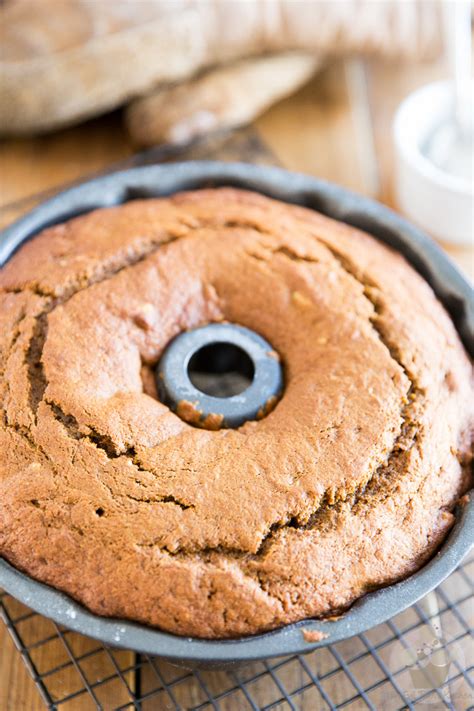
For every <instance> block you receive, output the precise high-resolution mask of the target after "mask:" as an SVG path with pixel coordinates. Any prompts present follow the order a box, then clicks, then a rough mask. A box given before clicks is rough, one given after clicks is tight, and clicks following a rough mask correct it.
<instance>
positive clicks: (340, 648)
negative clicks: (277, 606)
mask: <svg viewBox="0 0 474 711" xmlns="http://www.w3.org/2000/svg"><path fill="white" fill-rule="evenodd" d="M473 573H474V556H473V557H471V558H470V559H468V560H467V561H465V562H464V564H463V565H462V566H461V567H459V568H458V569H457V570H456V571H455V572H454V573H453V574H452V575H451V576H450V577H449V578H448V579H447V580H446V581H445V582H444V583H443V584H442V585H441V586H440V587H439V588H438V589H437V590H436V592H434V593H430V594H429V595H427V596H426V597H425V598H424V599H423V600H422V601H421V602H420V603H418V604H416V605H414V606H413V607H411V608H409V609H408V610H405V612H403V613H401V614H399V615H397V616H396V617H395V618H393V619H392V620H390V621H388V622H386V623H384V624H382V625H378V626H377V627H375V628H373V629H372V630H369V631H368V632H366V633H365V634H361V635H359V636H357V637H353V638H352V639H349V640H346V641H344V642H339V643H338V644H334V645H328V646H327V647H324V648H321V649H317V650H315V651H314V652H311V653H310V654H308V655H304V656H302V655H298V656H291V657H284V658H278V659H272V660H268V661H264V662H255V663H252V664H249V665H246V666H245V667H239V668H236V669H235V670H234V669H232V670H227V671H188V670H186V669H182V668H179V667H175V666H172V665H171V664H169V663H167V662H163V661H161V660H160V659H158V658H154V657H150V656H148V655H142V654H136V653H134V652H130V651H124V650H120V649H113V648H111V647H107V646H105V645H103V644H101V643H99V642H97V641H95V640H92V639H88V638H86V637H83V636H82V635H79V634H77V633H75V632H71V631H69V630H67V629H64V628H62V627H60V626H58V625H56V624H55V623H54V622H51V621H50V620H47V619H45V618H44V617H41V616H40V615H38V614H36V613H35V612H32V611H31V610H30V609H28V608H27V607H25V606H24V605H22V604H21V603H19V602H17V601H16V600H14V599H13V598H12V597H11V596H10V595H8V594H6V593H1V592H0V615H1V617H2V619H3V621H4V622H5V624H6V626H7V628H8V630H9V632H10V634H11V636H12V638H13V641H14V642H15V645H16V647H17V649H18V651H19V653H20V654H21V655H22V657H23V661H24V662H25V664H26V666H27V668H28V670H29V672H30V674H31V676H32V677H33V680H34V681H35V683H36V686H37V688H38V691H39V693H40V694H41V696H42V697H43V700H44V702H45V704H46V706H47V707H49V708H50V709H59V710H60V711H63V710H64V711H66V710H68V711H79V710H80V711H82V709H104V711H112V709H117V710H118V709H137V710H140V711H155V710H161V709H163V710H168V709H170V710H171V709H179V710H181V709H186V710H189V711H191V709H192V710H193V711H198V710H199V711H201V710H204V709H206V710H207V709H219V710H220V709H222V710H223V711H240V710H241V709H242V711H243V710H245V709H254V710H263V709H265V710H266V709H278V710H279V711H283V709H298V711H299V710H301V711H320V710H321V711H322V710H323V709H342V708H347V709H351V710H352V711H353V710H354V709H357V710H358V709H365V708H369V709H375V710H376V711H379V710H381V711H395V709H407V708H408V709H412V708H415V707H416V708H425V707H426V708H428V709H429V708H430V707H431V708H432V709H442V708H447V709H452V710H454V711H460V710H464V709H468V708H472V706H473V704H474V663H473V639H472V637H473V635H472V625H473V623H472V616H473V611H474V610H473V608H474V605H473V599H474V595H473V593H474V585H473Z"/></svg>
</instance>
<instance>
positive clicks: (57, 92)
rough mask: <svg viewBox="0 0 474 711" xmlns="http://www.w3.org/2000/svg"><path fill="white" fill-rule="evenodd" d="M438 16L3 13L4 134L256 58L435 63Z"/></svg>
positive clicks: (310, 0)
mask: <svg viewBox="0 0 474 711" xmlns="http://www.w3.org/2000/svg"><path fill="white" fill-rule="evenodd" d="M439 14H440V13H439V8H438V4H437V3H434V2H426V1H424V0H408V1H407V2H401V1H399V0H386V2H383V3H374V2H371V1H370V0H362V2H360V1H359V2H357V1H356V0H348V1H347V2H344V3H340V2H334V3H332V2H329V1H319V0H273V1H272V2H262V1H261V0H248V1H247V2H241V1H240V0H227V1H226V2H215V1H213V0H147V2H134V1H133V0H114V1H113V2H112V1H109V0H102V1H101V2H98V1H97V0H41V2H39V1H38V0H36V1H35V0H15V1H14V2H11V1H10V2H7V3H6V4H5V5H4V6H3V7H2V9H1V10H0V44H1V46H2V55H1V59H0V133H3V134H13V133H29V132H38V131H46V130H49V129H53V128H56V127H60V126H64V125H68V124H71V123H75V122H77V121H79V120H81V119H85V118H88V117H91V116H94V115H97V114H100V113H103V112H105V111H107V110H110V109H114V108H116V107H118V106H121V105H123V104H126V103H128V102H129V101H130V100H132V99H134V98H136V97H140V96H143V95H146V94H147V93H149V92H151V91H155V90H156V89H157V87H159V86H160V85H168V84H170V83H176V82H180V81H183V80H185V79H188V78H190V77H192V76H194V75H196V74H197V73H198V72H200V71H202V70H203V69H205V68H209V67H213V66H216V65H221V64H224V63H227V64H228V63H230V62H233V61H235V60H240V59H243V58H247V57H252V56H255V55H261V54H268V53H273V54H275V53H278V52H286V51H289V50H300V51H305V52H309V53H311V54H313V55H315V56H318V57H319V56H321V55H323V56H326V55H334V54H341V53H354V52H378V53H380V54H384V55H387V56H393V57H422V56H429V55H433V54H436V53H437V52H438V51H439V49H440V46H441V32H440V19H439ZM200 87H202V85H200Z"/></svg>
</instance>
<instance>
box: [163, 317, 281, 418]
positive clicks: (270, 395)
mask: <svg viewBox="0 0 474 711" xmlns="http://www.w3.org/2000/svg"><path fill="white" fill-rule="evenodd" d="M156 382H157V388H158V394H159V397H160V399H161V401H162V402H164V403H165V404H166V405H168V406H169V407H170V408H171V409H172V410H173V411H174V412H176V413H177V415H179V417H181V419H183V420H185V421H186V422H189V423H190V424H192V425H196V426H197V427H205V428H207V429H215V430H217V429H221V428H224V427H239V426H240V425H242V424H243V423H244V422H247V421H248V420H257V419H261V418H262V417H265V415H267V414H268V413H269V412H270V411H271V410H272V409H273V407H274V406H275V404H276V403H277V401H278V398H279V397H280V395H281V392H282V389H283V373H282V367H281V364H280V359H279V357H278V355H277V353H276V352H275V351H274V350H273V348H272V346H271V345H270V344H269V343H268V341H266V340H265V339H264V338H262V337H261V336H260V335H259V334H258V333H255V331H251V330H250V329H248V328H245V327H243V326H238V325H237V324H232V323H212V324H209V325H207V326H202V327H200V328H195V329H193V330H190V331H186V332H184V333H181V334H180V335H179V336H176V338H175V339H174V340H173V341H171V343H170V344H169V346H168V347H167V348H166V350H165V352H164V353H163V355H162V357H161V359H160V361H159V363H158V365H157V367H156Z"/></svg>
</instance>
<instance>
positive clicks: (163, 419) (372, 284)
mask: <svg viewBox="0 0 474 711" xmlns="http://www.w3.org/2000/svg"><path fill="white" fill-rule="evenodd" d="M0 289H1V292H0V302H1V305H0V314H1V315H0V356H1V367H2V372H1V375H0V397H1V398H2V403H3V417H2V424H1V429H0V554H1V555H3V556H4V557H5V558H6V559H8V560H9V561H11V562H12V563H13V564H14V565H15V566H17V567H18V568H21V569H22V570H24V571H26V572H27V573H29V574H30V575H32V576H34V577H35V578H37V579H39V580H42V581H44V582H46V583H49V584H51V585H53V586H55V587H57V588H60V589H61V590H64V591H66V592H67V593H69V594H70V595H72V596H73V597H74V598H76V599H77V600H79V601H81V602H82V603H83V604H84V605H86V606H87V607H89V608H90V609H91V610H93V611H94V612H97V613H99V614H103V615H113V616H117V617H124V618H130V619H133V620H138V621H141V622H145V623H147V624H151V625H156V626H158V627H160V628H162V629H165V630H168V631H171V632H175V633H177V634H183V635H195V636H200V637H225V636H237V635H241V634H250V633H255V632H260V631H263V630H268V629H272V628H275V627H277V626H279V625H282V624H285V623H288V622H292V621H295V620H299V619H302V618H305V617H309V616H320V615H327V614H330V613H332V612H334V611H338V610H341V609H344V608H345V607H347V606H348V605H349V604H350V603H351V602H353V601H354V600H355V599H356V598H358V597H359V596H361V595H363V594H364V593H365V592H367V591H368V590H371V589H373V588H374V587H377V586H380V585H384V584H387V583H389V582H392V581H394V580H397V579H400V578H402V577H404V576H407V575H409V574H410V573H412V572H413V571H415V570H416V569H417V568H419V567H420V566H421V565H422V564H423V563H424V562H425V561H426V560H427V559H428V558H429V557H430V556H431V555H432V554H433V552H434V551H435V550H436V548H437V547H438V546H439V544H440V542H441V541H442V539H443V537H444V535H445V534H446V532H447V531H448V530H449V528H450V526H451V525H452V522H453V515H452V513H451V512H450V511H451V509H452V507H453V504H454V502H455V500H456V499H457V498H458V497H459V496H460V495H461V494H462V493H464V492H465V491H466V488H467V485H468V481H467V468H466V467H465V466H462V465H463V463H465V460H466V458H467V457H468V452H469V448H470V443H471V431H472V430H471V426H472V409H471V405H470V402H471V399H472V373H471V365H470V362H469V360H468V358H467V356H466V354H465V352H464V350H463V348H462V345H461V343H460V341H459V338H458V336H457V334H456V332H455V330H454V327H453V324H452V322H451V321H450V319H449V317H448V316H447V314H446V313H445V311H444V310H443V308H442V306H441V305H440V303H439V302H438V301H437V300H436V298H435V297H434V295H433V293H432V291H431V289H430V287H429V286H428V285H427V284H426V283H425V282H424V281H423V280H422V279H421V277H419V276H418V275H417V274H416V273H415V272H414V270H413V269H412V268H411V267H410V266H409V265H408V264H407V263H406V262H405V260H404V259H403V258H402V257H401V256H399V255H398V254H396V253H395V252H393V251H391V250H389V249H388V248H387V247H385V246H384V245H382V244H380V243H379V242H377V241H376V240H374V239H373V238H371V237H370V236H368V235H366V234H364V233H362V232H360V231H358V230H355V229H353V228H351V227H349V226H347V225H344V224H341V223H338V222H335V221H333V220H330V219H328V218H326V217H323V216H322V215H319V214H318V213H315V212H312V211H309V210H306V209H304V208H300V207H295V206H290V205H286V204H283V203H280V202H277V201H274V200H270V199H268V198H266V197H263V196H261V195H257V194H255V193H251V192H245V191H239V190H234V189H231V188H221V189H214V190H200V191H196V192H190V193H182V194H178V195H175V196H173V197H171V198H164V199H156V200H155V199H154V200H142V201H134V202H130V203H128V204H126V205H124V206H121V207H115V208H108V209H102V210H97V211H94V212H91V213H89V214H87V215H85V216H81V217H78V218H75V219H73V220H71V221H69V222H67V223H65V224H62V225H58V226H55V227H52V228H49V229H47V230H45V231H44V232H42V233H41V234H40V235H38V236H37V237H36V238H35V239H34V240H32V241H30V242H29V243H28V244H26V245H24V246H23V247H22V249H21V250H20V251H19V252H18V253H17V254H16V255H15V256H14V257H13V258H12V259H11V260H10V261H9V263H8V264H7V265H6V266H5V267H4V268H3V270H1V272H0ZM219 320H228V321H231V322H236V323H239V324H241V325H244V326H247V327H248V328H251V329H253V330H255V331H256V332H258V333H260V334H261V335H262V336H263V337H264V338H266V339H267V340H268V341H269V342H270V343H271V344H272V346H273V348H274V349H275V350H276V351H277V352H278V353H279V355H280V357H281V359H282V362H283V364H284V368H285V379H286V387H285V392H284V395H283V397H282V399H281V400H280V402H279V403H278V404H277V406H276V407H275V409H274V410H273V411H272V412H271V413H270V414H268V415H267V417H265V418H264V419H262V420H260V421H258V422H247V423H246V424H245V425H243V426H242V427H240V428H239V429H237V430H219V431H208V430H202V429H198V428H196V427H193V426H191V425H189V424H187V423H185V422H183V421H182V420H181V419H180V418H179V417H178V416H177V415H175V414H173V413H172V412H170V411H169V409H168V408H167V407H166V406H165V405H163V404H162V403H160V402H159V401H158V400H157V399H156V396H155V393H154V386H153V377H152V367H153V366H154V364H155V363H156V362H157V360H158V359H159V357H160V355H161V353H162V351H163V349H164V348H165V347H166V345H167V343H168V342H169V341H170V339H171V338H172V337H173V336H175V335H176V334H178V333H179V332H181V331H182V330H184V329H188V328H192V327H195V326H198V325H202V324H205V323H208V322H211V321H219Z"/></svg>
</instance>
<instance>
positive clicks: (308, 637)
mask: <svg viewBox="0 0 474 711" xmlns="http://www.w3.org/2000/svg"><path fill="white" fill-rule="evenodd" d="M302 631H303V637H304V641H305V642H322V641H323V639H327V638H328V637H329V635H328V634H327V632H321V630H302Z"/></svg>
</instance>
